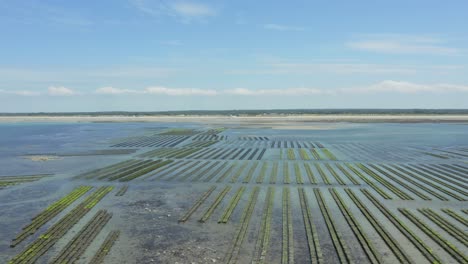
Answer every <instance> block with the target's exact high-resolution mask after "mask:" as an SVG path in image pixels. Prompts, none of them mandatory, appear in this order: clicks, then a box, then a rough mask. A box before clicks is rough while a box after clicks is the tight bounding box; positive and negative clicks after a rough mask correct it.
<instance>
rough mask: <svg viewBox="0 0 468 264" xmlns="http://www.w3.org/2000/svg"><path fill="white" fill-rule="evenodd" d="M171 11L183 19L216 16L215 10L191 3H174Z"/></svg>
mask: <svg viewBox="0 0 468 264" xmlns="http://www.w3.org/2000/svg"><path fill="white" fill-rule="evenodd" d="M171 7H172V9H173V10H174V11H175V12H177V13H178V14H179V15H181V16H185V17H207V16H214V15H216V10H215V9H214V8H213V7H211V6H208V5H206V4H201V3H191V2H175V3H174V4H172V5H171Z"/></svg>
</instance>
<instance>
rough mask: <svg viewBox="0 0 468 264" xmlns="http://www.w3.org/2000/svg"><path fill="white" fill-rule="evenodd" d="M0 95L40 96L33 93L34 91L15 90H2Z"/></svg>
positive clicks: (38, 93) (37, 93)
mask: <svg viewBox="0 0 468 264" xmlns="http://www.w3.org/2000/svg"><path fill="white" fill-rule="evenodd" d="M0 94H11V95H21V96H36V95H40V94H41V93H40V92H35V91H29V90H15V91H9V90H3V89H0Z"/></svg>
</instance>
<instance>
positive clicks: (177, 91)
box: [95, 86, 219, 96]
mask: <svg viewBox="0 0 468 264" xmlns="http://www.w3.org/2000/svg"><path fill="white" fill-rule="evenodd" d="M95 93H97V94H110V95H118V94H159V95H170V96H187V95H217V94H218V93H219V92H218V91H216V90H212V89H197V88H168V87H164V86H152V87H147V88H145V89H143V90H132V89H119V88H114V87H102V88H98V89H96V91H95Z"/></svg>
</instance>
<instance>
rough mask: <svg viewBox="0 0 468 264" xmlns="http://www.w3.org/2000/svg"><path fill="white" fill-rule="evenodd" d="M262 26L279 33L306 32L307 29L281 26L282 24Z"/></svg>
mask: <svg viewBox="0 0 468 264" xmlns="http://www.w3.org/2000/svg"><path fill="white" fill-rule="evenodd" d="M262 26H263V28H265V29H269V30H278V31H304V30H305V28H303V27H294V26H286V25H280V24H264V25H262Z"/></svg>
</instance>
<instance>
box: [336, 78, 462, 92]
mask: <svg viewBox="0 0 468 264" xmlns="http://www.w3.org/2000/svg"><path fill="white" fill-rule="evenodd" d="M340 91H341V92H344V93H403V94H415V93H460V92H468V86H467V85H456V84H446V83H440V84H418V83H412V82H404V81H393V80H385V81H382V82H380V83H377V84H373V85H370V86H367V87H356V88H346V89H340Z"/></svg>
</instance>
